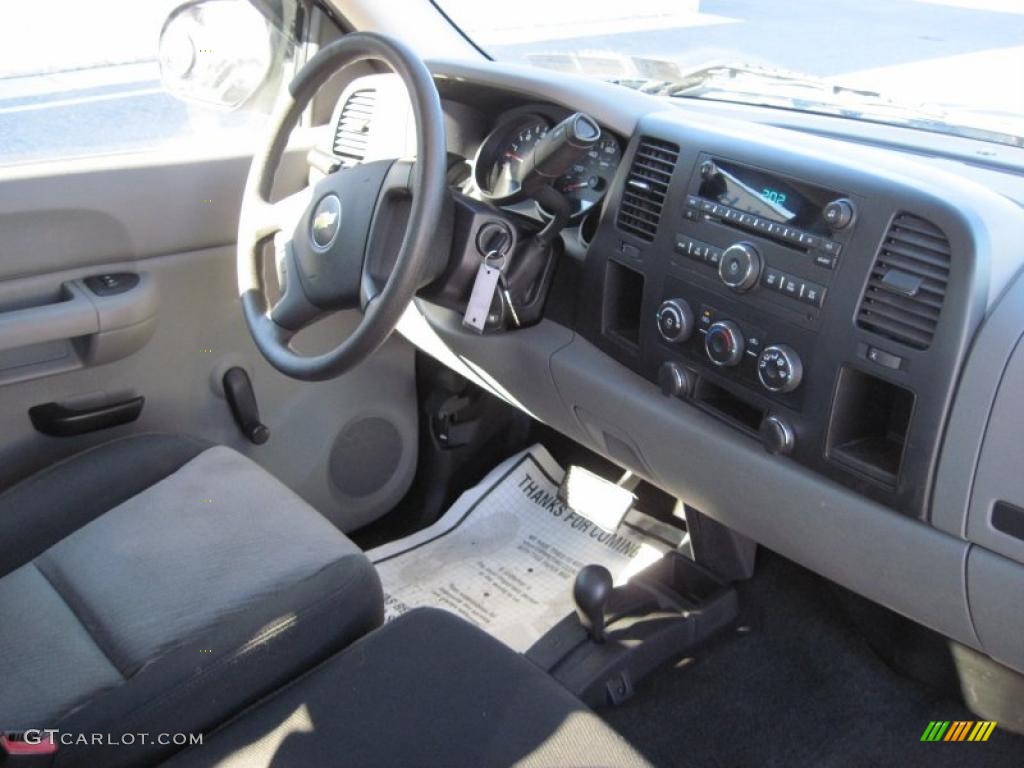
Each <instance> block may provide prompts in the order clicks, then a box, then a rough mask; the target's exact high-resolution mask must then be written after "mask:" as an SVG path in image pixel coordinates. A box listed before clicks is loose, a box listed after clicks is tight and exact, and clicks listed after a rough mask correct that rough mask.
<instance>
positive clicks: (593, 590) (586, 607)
mask: <svg viewBox="0 0 1024 768" xmlns="http://www.w3.org/2000/svg"><path fill="white" fill-rule="evenodd" d="M611 595H612V575H611V574H610V573H609V572H608V569H607V568H605V567H604V566H603V565H587V566H584V567H583V568H581V569H580V572H579V573H577V574H576V583H575V584H574V585H573V588H572V597H573V600H575V601H576V614H577V615H578V616H579V618H580V624H582V625H583V626H584V627H585V628H586V630H587V632H589V633H590V639H591V640H593V641H594V642H595V643H603V642H604V638H605V634H604V609H605V606H606V605H607V604H608V598H609V597H611Z"/></svg>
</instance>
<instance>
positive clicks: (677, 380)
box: [658, 362, 693, 397]
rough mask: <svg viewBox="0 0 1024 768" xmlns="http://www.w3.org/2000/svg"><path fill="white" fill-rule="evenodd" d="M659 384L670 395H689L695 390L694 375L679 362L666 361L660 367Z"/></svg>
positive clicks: (663, 391) (665, 393)
mask: <svg viewBox="0 0 1024 768" xmlns="http://www.w3.org/2000/svg"><path fill="white" fill-rule="evenodd" d="M658 385H659V386H660V387H661V391H662V394H664V395H666V396H668V397H680V396H681V395H688V394H690V393H691V392H692V391H693V376H692V375H691V374H690V372H689V371H688V370H686V369H685V368H684V367H683V366H681V365H680V364H679V363H672V362H665V363H662V364H661V367H660V368H658Z"/></svg>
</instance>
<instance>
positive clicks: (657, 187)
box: [619, 136, 679, 241]
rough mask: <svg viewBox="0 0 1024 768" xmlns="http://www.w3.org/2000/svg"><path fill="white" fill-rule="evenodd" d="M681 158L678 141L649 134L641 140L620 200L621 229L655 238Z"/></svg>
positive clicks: (647, 238) (651, 238)
mask: <svg viewBox="0 0 1024 768" xmlns="http://www.w3.org/2000/svg"><path fill="white" fill-rule="evenodd" d="M678 157H679V146H678V145H676V144H670V143H668V142H667V141H660V140H658V139H652V138H649V137H646V136H645V137H643V138H642V139H640V146H639V147H638V148H637V150H636V155H635V156H634V158H633V167H632V168H630V169H629V177H628V178H627V179H626V188H625V190H623V192H622V202H621V203H619V228H620V229H622V230H624V231H626V232H629V233H631V234H634V235H636V236H637V237H640V238H643V239H644V240H648V241H650V240H653V239H654V236H655V234H657V232H658V221H659V219H660V218H661V209H662V207H663V206H664V205H665V197H666V195H668V185H669V182H671V181H672V171H673V170H674V169H675V167H676V159H677V158H678Z"/></svg>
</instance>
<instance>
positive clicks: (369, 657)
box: [168, 609, 647, 768]
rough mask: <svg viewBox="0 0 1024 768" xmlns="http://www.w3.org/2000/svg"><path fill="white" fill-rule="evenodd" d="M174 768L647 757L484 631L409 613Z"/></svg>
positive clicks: (427, 613)
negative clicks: (191, 767) (189, 767)
mask: <svg viewBox="0 0 1024 768" xmlns="http://www.w3.org/2000/svg"><path fill="white" fill-rule="evenodd" d="M168 765H170V766H173V767H174V768H187V767H188V766H211V765H224V766H234V765H238V766H248V767H250V768H259V767H260V766H267V767H270V766H273V768H285V767H288V766H328V765H345V766H353V768H355V767H356V766H358V767H360V768H363V767H373V766H381V767H382V768H383V767H384V766H388V767H390V766H402V767H403V768H412V767H413V766H447V767H449V768H456V767H457V766H467V767H472V768H480V767H481V766H510V765H520V766H559V767H560V768H564V767H565V766H633V765H636V766H643V765H647V763H646V762H645V761H644V759H643V758H642V757H641V756H640V755H639V754H638V753H637V752H635V751H634V750H633V749H632V748H631V747H630V746H629V745H628V744H627V743H626V742H625V741H624V740H623V739H622V738H621V737H620V736H618V734H616V733H615V732H614V731H612V730H611V729H609V728H608V727H607V726H606V725H605V724H604V723H603V722H602V721H601V720H600V719H599V718H598V717H597V716H596V715H594V714H593V713H592V712H591V711H590V710H588V709H587V708H586V707H585V706H584V705H583V704H582V703H580V702H579V701H578V700H577V699H576V698H574V697H573V696H572V695H571V694H570V693H569V692H568V691H566V690H565V689H564V688H562V687H561V686H560V685H559V684H558V683H556V682H555V681H554V680H553V679H552V678H551V677H549V676H548V675H547V674H545V673H544V672H543V671H541V670H540V669H539V668H538V667H536V666H534V665H533V664H531V663H530V662H529V661H527V660H526V659H525V658H524V657H522V656H520V655H519V654H516V653H514V652H513V651H511V650H510V649H508V648H507V647H505V646H504V645H502V644H501V643H499V642H498V641H496V640H494V639H493V638H491V637H490V636H488V635H486V634H484V633H483V632H482V631H480V630H478V629H476V628H475V627H473V626H471V625H469V624H467V623H466V622H464V621H462V620H461V619H459V618H457V617H455V616H454V615H452V614H449V613H446V612H444V611H440V610H435V609H419V610H415V611H411V612H409V613H407V614H405V615H404V616H402V617H401V618H398V619H396V620H394V621H392V622H390V623H389V624H387V625H385V626H384V627H383V628H381V629H379V630H377V631H376V632H373V633H372V634H370V635H368V636H366V637H365V638H363V639H362V640H360V641H358V642H356V643H355V644H354V645H352V646H351V647H350V648H348V649H347V650H345V651H343V652H342V653H340V654H338V655H337V656H336V657H334V658H333V659H331V660H329V661H328V662H326V663H325V664H323V665H322V666H320V667H319V668H317V669H315V670H314V671H312V672H311V673H310V674H308V675H306V676H305V677H304V678H302V679H300V680H298V681H297V682H296V683H294V684H292V685H290V686H289V687H288V688H286V689H284V690H283V691H281V692H280V693H278V694H276V695H275V696H273V697H271V698H270V699H268V700H266V701H265V702H263V703H261V704H259V705H258V706H256V707H255V708H253V709H252V710H250V711H248V712H246V713H244V714H243V715H242V716H240V717H239V718H237V719H236V720H235V721H233V722H231V723H229V724H228V725H226V726H225V727H223V728H222V729H220V730H219V731H217V732H215V733H214V734H212V735H211V736H209V737H207V739H206V742H205V744H204V745H203V746H201V747H194V748H191V749H189V750H187V751H185V752H182V753H180V754H179V755H177V756H176V757H175V758H174V759H173V760H171V762H170V763H168Z"/></svg>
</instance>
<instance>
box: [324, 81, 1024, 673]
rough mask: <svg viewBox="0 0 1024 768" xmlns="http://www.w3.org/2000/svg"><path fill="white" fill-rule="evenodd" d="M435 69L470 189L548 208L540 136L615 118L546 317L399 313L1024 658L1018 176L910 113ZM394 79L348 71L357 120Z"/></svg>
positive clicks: (630, 457)
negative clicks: (526, 161)
mask: <svg viewBox="0 0 1024 768" xmlns="http://www.w3.org/2000/svg"><path fill="white" fill-rule="evenodd" d="M430 66H431V68H432V69H433V71H434V73H435V81H436V83H437V86H438V89H439V92H440V95H441V98H442V104H443V106H444V109H445V112H446V116H447V119H448V121H449V122H448V126H447V128H448V140H449V152H450V155H451V158H452V163H451V168H450V172H449V181H450V183H451V185H452V188H453V189H454V190H456V191H458V193H459V194H462V195H466V196H468V197H470V198H473V199H475V200H478V201H480V202H481V203H486V204H490V205H494V206H500V207H503V208H506V209H507V210H511V211H515V212H517V213H519V214H522V215H524V216H529V217H533V218H536V219H537V220H538V221H541V222H542V221H543V220H544V219H545V217H546V216H548V215H549V214H548V213H547V212H545V211H544V210H543V209H540V208H539V207H537V206H536V204H535V203H533V202H532V201H527V200H522V199H521V196H520V195H519V194H518V190H517V175H518V173H519V170H518V164H519V162H520V159H521V158H522V157H523V153H524V151H526V150H528V149H529V147H530V146H531V145H532V144H533V143H535V142H537V141H539V140H540V139H541V138H542V137H543V136H544V135H545V134H546V133H547V131H548V130H550V128H551V127H552V126H553V125H555V124H556V123H557V122H558V121H560V120H561V119H563V118H564V117H565V116H566V115H569V114H571V113H572V112H575V111H584V112H586V113H588V114H589V115H591V116H592V117H593V118H594V119H595V120H596V121H597V122H598V124H599V125H600V127H601V138H600V141H599V142H598V144H597V146H596V147H595V149H594V151H592V152H591V153H590V154H589V155H588V156H587V157H586V158H585V159H584V160H583V161H582V162H580V163H578V164H577V165H575V166H574V167H572V168H571V169H570V170H569V171H568V172H566V173H565V174H564V175H563V176H561V177H560V178H559V179H558V180H557V182H556V183H555V186H556V188H557V189H559V191H561V192H562V193H563V194H565V195H566V197H568V198H569V199H570V201H571V205H572V211H571V214H572V216H571V218H572V221H571V224H570V226H569V227H568V228H567V229H566V230H564V231H563V234H562V240H563V241H564V253H563V254H562V256H561V258H560V260H559V263H558V266H557V270H556V272H555V275H554V278H553V281H552V284H551V288H550V291H549V293H548V295H547V298H546V302H545V303H544V307H543V313H542V316H541V317H540V320H539V322H537V323H536V324H533V325H531V326H530V327H526V328H522V329H519V330H515V331H511V332H501V333H486V334H483V335H479V334H475V333H473V332H471V331H468V330H467V329H466V328H465V327H463V326H462V323H461V317H460V315H459V313H458V312H456V311H453V310H452V309H450V308H446V307H444V306H440V305H438V304H437V303H435V302H432V301H430V300H426V299H418V300H416V301H415V302H414V304H413V306H411V307H410V309H409V311H408V312H407V316H406V318H404V319H403V322H402V324H401V325H400V326H399V330H400V332H402V333H403V334H404V335H405V336H406V337H407V338H408V339H409V340H410V341H412V342H413V343H414V344H416V345H417V346H419V347H420V348H421V349H423V350H425V351H427V352H428V353H430V354H431V355H434V356H435V357H437V358H438V359H440V360H441V361H442V362H445V363H446V364H448V365H449V366H450V367H452V368H453V369H455V370H457V371H459V372H460V373H462V374H463V375H466V376H467V377H469V378H470V379H471V380H473V381H475V382H476V383H478V384H479V385H481V386H483V387H485V388H486V389H488V390H490V391H492V392H493V393H495V394H496V395H498V396H499V397H502V398H504V399H505V400H507V401H508V402H510V403H512V404H514V405H515V406H517V407H519V408H521V409H522V410H524V411H526V412H527V413H529V414H530V415H531V416H534V417H535V418H538V419H540V420H541V421H544V422H546V423H547V424H549V425H550V426H552V427H554V428H556V429H558V430H559V431H561V432H563V433H565V434H566V435H568V436H569V437H571V438H573V439H575V440H577V441H578V442H580V443H582V444H584V445H587V446H588V447H590V448H592V449H594V450H596V451H598V452H599V453H601V454H603V455H605V456H607V457H608V458H610V459H612V460H613V461H615V462H617V463H619V464H620V465H622V466H625V467H627V468H629V469H631V470H633V471H634V472H636V473H638V474H639V475H641V476H643V477H645V478H647V479H648V480H650V481H651V482H653V483H654V484H655V485H658V486H659V487H661V488H663V489H665V490H666V491H668V492H670V493H672V494H674V495H676V496H677V497H679V498H680V499H682V500H683V501H685V502H686V503H687V504H689V505H691V506H693V507H695V508H697V509H700V510H701V511H702V512H704V513H705V514H707V515H709V516H711V517H712V518H714V519H716V520H718V521H719V522H721V523H723V524H724V525H726V526H728V527H730V528H732V529H733V530H735V531H738V532H739V533H741V534H743V535H745V536H747V537H749V538H751V539H753V540H755V541H758V542H760V543H763V544H765V545H766V546H769V547H771V548H772V549H775V550H776V551H778V552H780V553H782V554H784V555H786V556H787V557H790V558H791V559H794V560H796V561H797V562H800V563H802V564H804V565H805V566H807V567H809V568H811V569H812V570H815V571H817V572H819V573H821V574H823V575H825V576H826V577H828V578H831V579H833V580H835V581H837V582H839V583H841V584H844V585H845V586H847V587H849V588H851V589H853V590H855V591H857V592H860V593H861V594H864V595H866V596H868V597H870V598H871V599H874V600H875V601H877V602H880V603H882V604H883V605H886V606H888V607H890V608H892V609H894V610H897V611H899V612H901V613H903V614H904V615H907V616H910V617H912V618H914V619H915V620H917V621H919V622H921V623H923V624H925V625H927V626H930V627H932V628H935V629H937V630H939V631H941V632H943V633H944V634H946V635H947V636H949V637H951V638H954V639H956V640H958V641H959V642H962V643H964V644H966V645H970V646H972V647H975V648H979V649H981V650H984V651H985V652H986V653H988V654H989V655H991V656H993V657H995V658H997V659H998V660H1000V661H1002V662H1003V663H1005V664H1007V665H1009V666H1011V667H1013V668H1015V669H1017V670H1019V671H1024V647H1022V644H1021V643H1020V642H1019V637H1021V636H1024V617H1022V615H1021V612H1020V611H1017V610H1014V609H1012V608H1008V607H1007V606H1014V605H1016V597H1015V596H1016V595H1019V594H1020V590H1021V589H1024V478H1022V477H1021V473H1020V472H1019V469H1018V470H1017V471H1014V470H1013V467H1015V466H1016V467H1018V468H1019V465H1020V462H1021V460H1024V451H1022V449H1021V446H1020V442H1019V435H1020V430H1021V429H1024V415H1022V413H1021V411H1022V409H1020V407H1019V393H1020V392H1021V391H1024V390H1022V387H1024V346H1022V345H1020V344H1019V342H1020V341H1021V340H1024V278H1022V277H1021V270H1022V267H1024V250H1022V246H1021V242H1020V233H1021V232H1022V231H1024V208H1022V207H1021V205H1020V202H1019V201H1020V200H1024V183H1021V182H1020V177H1019V175H1015V172H1013V171H1011V170H1009V169H1005V168H1003V169H1000V168H998V167H984V168H983V167H982V166H981V165H980V164H978V163H973V162H964V161H963V160H958V159H951V158H949V157H941V156H927V155H923V154H921V153H920V152H907V151H904V149H903V146H905V144H906V137H905V135H900V136H897V132H898V131H899V130H902V129H893V134H892V135H893V140H892V141H891V142H889V143H885V142H879V141H874V142H872V143H870V144H869V143H866V142H864V141H858V140H855V139H854V138H851V137H844V136H842V135H840V134H837V133H836V132H835V131H832V132H831V133H832V135H826V134H829V133H830V131H828V130H825V129H821V130H817V129H815V130H795V129H792V128H782V127H778V126H775V125H769V124H766V123H764V122H754V121H750V120H746V119H736V117H735V115H734V116H730V114H729V109H728V108H723V112H722V113H721V114H716V113H714V112H713V111H709V110H708V108H706V107H705V106H703V105H702V106H701V107H693V108H691V107H689V106H688V105H687V104H685V103H679V104H675V103H670V102H667V101H665V100H661V99H657V98H655V97H652V96H648V95H645V94H642V93H638V92H634V91H630V90H627V89H624V88H622V87H619V86H613V85H608V84H603V83H598V82H594V81H590V80H585V79H582V78H578V77H574V76H571V75H565V74H561V73H545V72H543V71H540V70H533V69H524V68H518V67H515V66H512V65H499V64H494V63H465V62H447V61H437V62H431V63H430ZM387 77H388V76H372V77H371V78H361V79H360V80H359V81H356V83H354V84H352V85H350V86H349V87H348V88H347V89H346V93H345V94H343V95H342V98H341V100H340V102H339V106H338V110H337V111H336V116H335V117H336V120H335V122H336V123H337V124H338V125H339V126H340V125H341V120H340V117H341V116H342V114H343V113H344V110H345V105H346V103H347V101H346V100H347V98H348V97H349V96H351V94H352V93H355V92H358V91H359V90H361V89H362V90H366V89H367V88H374V89H377V91H378V94H377V99H378V101H377V105H378V106H377V110H378V111H377V112H376V115H377V117H376V118H375V121H374V126H376V125H377V124H378V122H379V123H380V124H381V125H385V124H386V125H388V126H390V127H389V128H387V129H384V128H381V129H380V133H382V134H383V133H386V132H387V131H391V132H392V133H394V134H395V135H398V134H402V132H401V131H397V132H396V131H395V130H394V127H393V126H394V124H395V123H396V122H397V123H401V122H402V119H404V121H405V122H404V124H405V125H408V123H409V120H408V115H407V114H406V117H405V118H400V115H402V114H404V113H403V110H405V109H406V107H404V106H402V102H401V99H400V98H398V97H396V98H395V99H393V103H392V101H387V100H385V99H384V98H383V96H384V95H385V92H386V91H387V90H388V89H389V88H390V87H391V86H388V85H386V84H385V83H386V80H381V79H380V78H387ZM678 101H684V100H678ZM385 102H386V103H385ZM375 131H377V129H376V128H374V129H372V130H371V131H370V133H371V135H372V134H373V133H374V132H375ZM402 135H403V136H404V139H405V141H406V142H408V131H406V132H405V133H404V134H402ZM373 141H374V140H373V139H371V141H370V142H368V144H369V145H372V143H373ZM335 144H337V136H335ZM392 148H393V147H392ZM407 148H408V147H407V146H406V149H407ZM395 154H396V153H392V156H395ZM1005 189H1013V190H1016V191H1017V192H1018V193H1019V196H1017V197H1016V199H1011V197H1012V196H1007V195H1006V194H1002V193H1000V192H999V191H997V190H1005Z"/></svg>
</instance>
